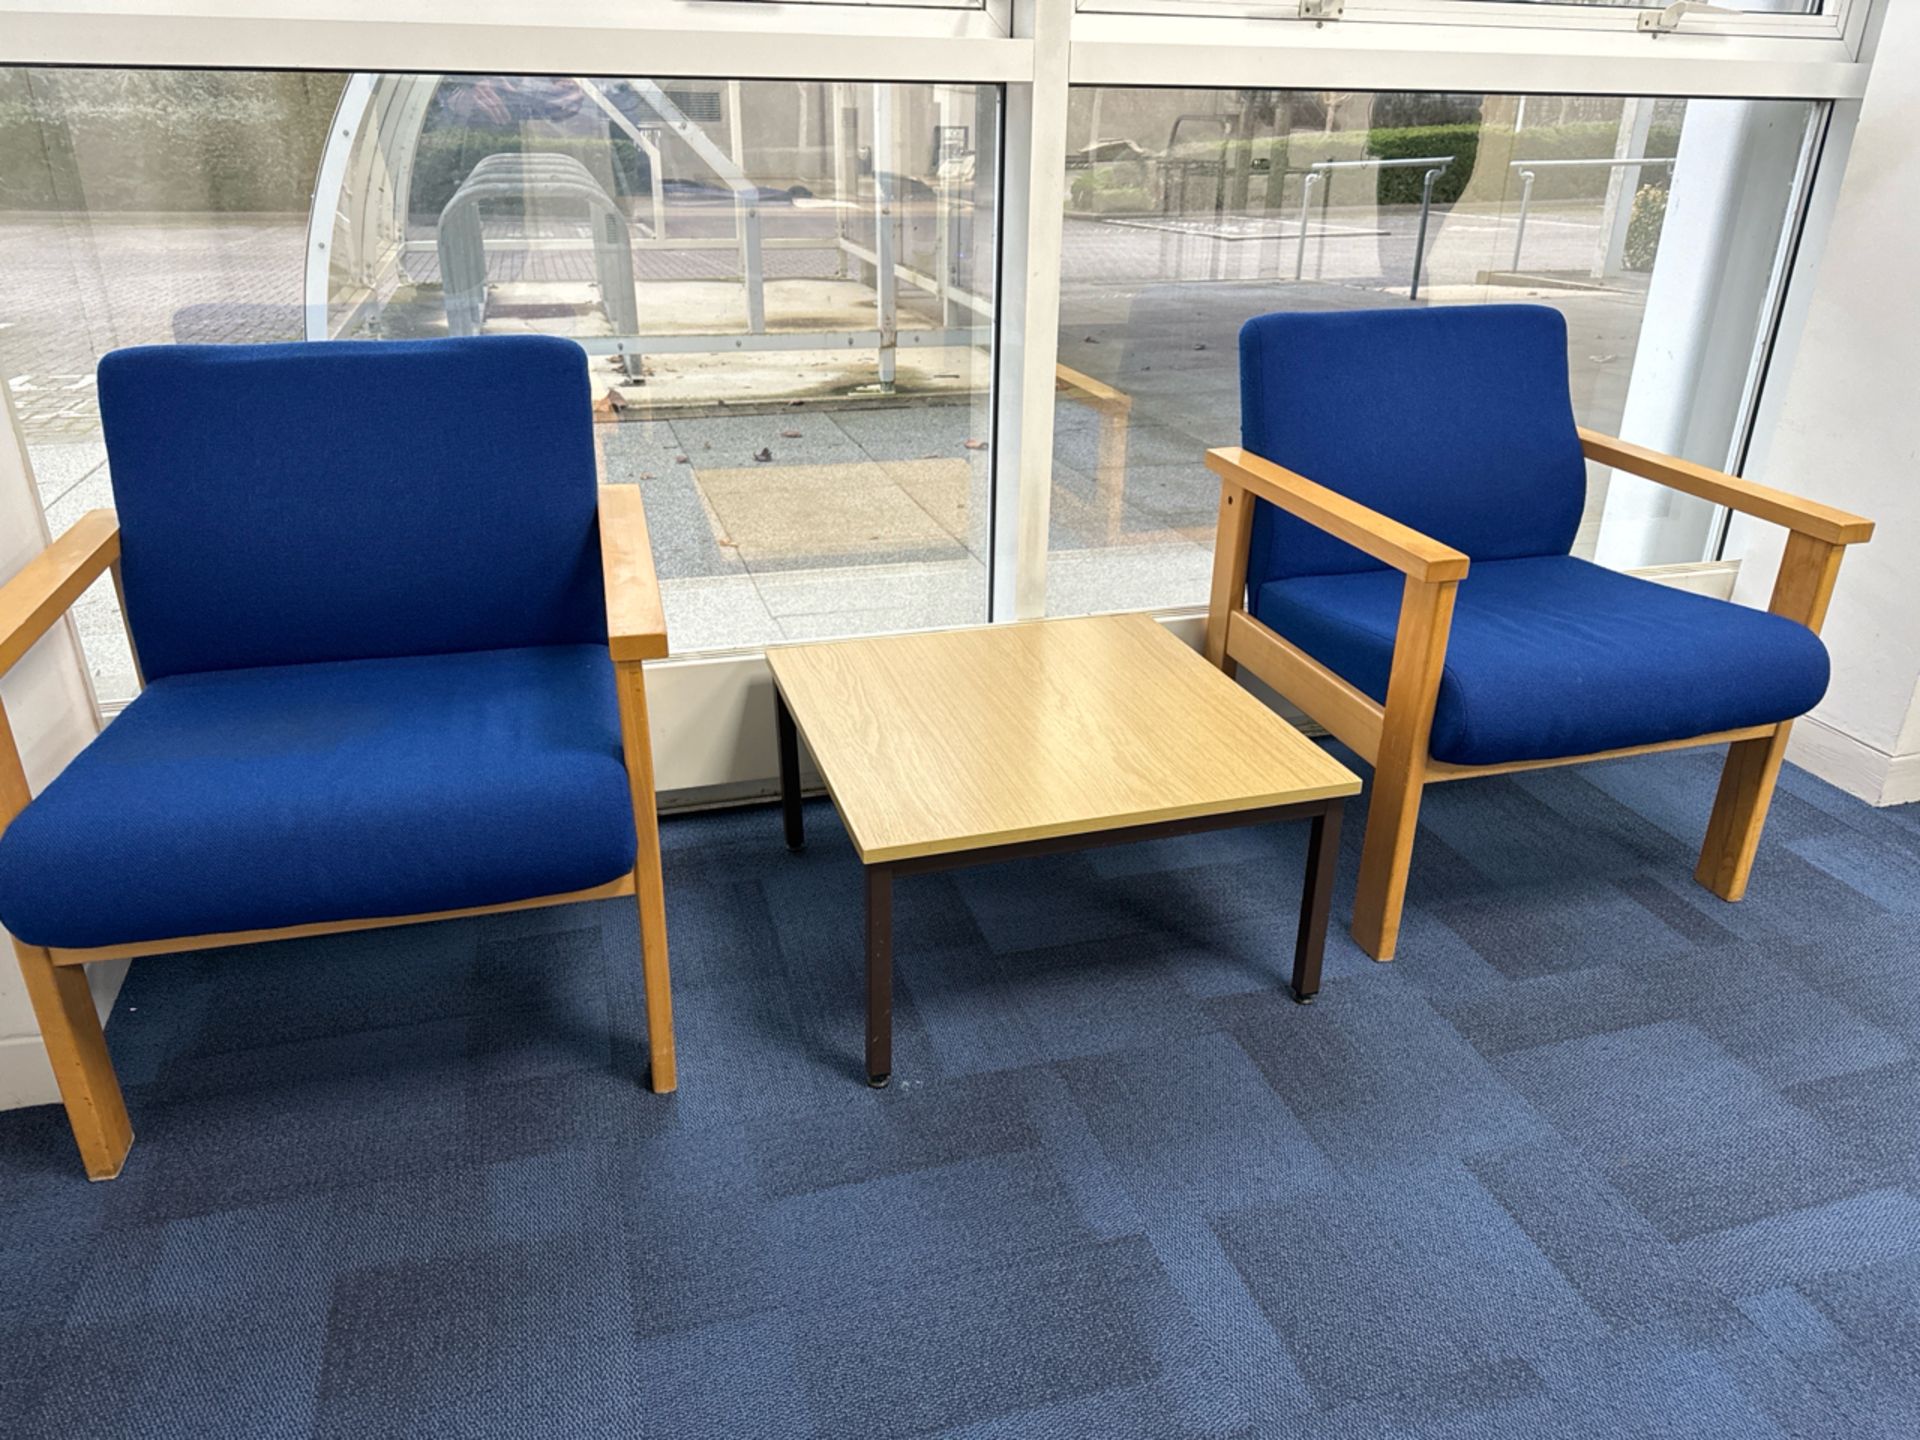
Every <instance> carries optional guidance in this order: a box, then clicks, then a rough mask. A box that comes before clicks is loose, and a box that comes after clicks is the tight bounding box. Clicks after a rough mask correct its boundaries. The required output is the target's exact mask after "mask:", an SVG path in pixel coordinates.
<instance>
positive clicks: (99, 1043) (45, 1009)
mask: <svg viewBox="0 0 1920 1440" xmlns="http://www.w3.org/2000/svg"><path fill="white" fill-rule="evenodd" d="M600 559H601V568H602V571H603V573H604V577H605V584H606V606H607V636H608V640H607V644H608V649H609V650H610V652H611V653H612V656H613V664H614V670H615V673H616V677H617V684H618V687H619V703H620V733H621V738H622V744H623V747H624V750H625V755H626V766H627V782H628V785H629V787H630V789H631V792H632V803H633V823H634V829H635V831H636V833H637V835H638V837H639V848H638V850H637V852H636V855H635V859H634V867H633V870H632V871H631V872H630V873H628V874H626V875H622V876H619V877H618V878H616V879H614V880H610V881H608V882H607V883H606V884H604V885H596V886H593V887H591V888H589V889H586V890H574V891H570V892H568V893H567V894H564V895H542V896H538V897H535V898H533V899H529V900H512V901H508V902H506V903H504V904H500V905H480V906H475V907H472V908H470V909H463V910H444V911H438V912H435V913H432V914H424V915H390V916H382V917H379V918H363V919H352V920H338V921H331V922H325V923H320V924H311V925H289V926H285V927H282V928H279V929H271V930H235V931H228V932H225V933H222V934H217V935H188V936H182V937H180V938H178V939H172V940H147V941H139V942H136V943H133V944H126V945H102V946H98V947H95V948H91V949H82V950H64V949H49V948H47V947H45V946H40V945H27V944H23V943H22V942H21V941H19V940H17V939H16V940H15V941H14V942H13V948H14V951H15V953H16V954H17V955H18V956H19V959H20V970H21V973H22V974H23V975H24V976H25V977H26V986H27V995H28V997H29V999H30V1000H31V1001H32V1003H33V1009H34V1014H35V1015H36V1016H37V1017H38V1019H39V1022H40V1032H41V1034H42V1036H43V1037H44V1038H45V1040H46V1045H47V1054H48V1057H49V1058H50V1059H51V1060H52V1062H53V1073H54V1078H55V1079H56V1080H57V1081H58V1083H59V1086H60V1097H61V1099H62V1101H63V1102H64V1103H65V1105H66V1110H67V1119H68V1121H69V1123H70V1124H71V1125H72V1127H73V1136H74V1140H75V1141H76V1142H77V1144H78V1145H79V1147H80V1158H81V1160H82V1162H83V1163H84V1164H85V1166H86V1170H87V1174H88V1176H89V1177H90V1178H92V1179H95V1180H111V1179H112V1178H113V1177H114V1176H116V1175H118V1174H119V1173H120V1169H121V1166H122V1165H124V1164H125V1163H126V1157H127V1151H128V1149H129V1148H130V1147H131V1146H132V1144H133V1125H132V1122H131V1121H130V1120H129V1119H128V1116H127V1106H126V1100H125V1098H124V1097H123V1096H122V1095H121V1093H120V1084H119V1081H118V1080H117V1079H115V1077H114V1073H113V1063H112V1061H111V1060H110V1059H109V1058H108V1055H107V1041H106V1035H105V1032H104V1031H103V1030H102V1028H101V1025H100V1018H99V1015H98V1013H97V1012H96V1010H95V1009H94V1003H93V995H92V991H91V989H90V987H89V986H88V984H87V977H86V972H85V970H84V968H83V967H85V966H87V965H91V964H95V963H97V962H99V961H102V960H124V959H129V958H133V957H138V956H145V955H167V954H174V953H178V952H181V951H188V950H210V949H218V948H221V947H224V946H228V945H251V944H254V943H256V942H259V941H263V940H288V939H293V938H296V937H299V936H306V935H330V934H338V933H341V932H343V931H350V930H369V929H376V928H380V927H384V926H389V925H415V924H419V923H421V922H423V921H428V920H451V919H456V918H459V917H463V916H469V915H494V914H499V913H501V912H503V911H508V910H530V909H536V908H538V907H541V906H547V905H569V904H572V903H574V902H575V901H579V900H604V899H609V898H611V897H614V896H618V895H632V896H635V897H636V898H637V901H638V904H639V907H640V942H641V967H642V971H643V975H644V980H645V987H646V997H647V1041H648V1049H649V1055H650V1060H651V1075H650V1084H651V1086H652V1088H653V1090H654V1091H655V1092H656V1093H661V1094H664V1093H666V1092H667V1091H670V1090H672V1089H673V1088H674V1086H675V1084H676V1074H675V1065H674V1053H673V997H672V993H671V990H670V988H669V985H668V973H667V913H666V895H665V891H664V888H663V880H662V875H661V868H660V827H659V819H658V814H657V812H656V810H655V806H654V786H653V743H652V738H651V734H650V732H649V730H648V725H647V686H646V678H645V673H644V671H643V670H642V668H641V667H642V662H644V661H647V660H658V659H661V658H663V657H664V656H665V655H666V653H667V625H666V619H665V615H664V612H663V611H662V609H661V605H660V585H659V581H658V579H657V578H656V577H655V575H654V568H653V549H652V546H651V544H650V543H649V541H648V537H647V519H646V512H645V510H644V509H643V508H642V505H641V500H640V492H639V491H638V490H636V489H634V488H633V487H632V486H627V485H602V486H601V487H600ZM103 572H106V573H111V575H112V576H113V584H114V590H115V592H116V593H117V594H119V595H120V598H121V607H122V610H123V612H124V609H125V605H126V598H125V592H124V591H123V590H122V589H121V584H120V527H119V523H118V521H117V520H116V519H115V517H114V514H113V512H112V511H110V510H93V511H89V512H88V513H87V514H85V515H83V516H81V517H80V519H79V520H77V521H76V522H75V523H74V524H73V526H72V527H71V528H70V529H69V530H67V531H66V533H65V534H63V535H61V536H60V538H59V539H58V540H56V541H54V543H53V544H52V545H51V546H49V547H48V548H47V549H46V550H44V551H43V552H41V554H39V555H38V556H36V557H35V558H34V559H33V560H31V561H30V562H28V564H27V565H26V566H25V567H24V568H23V569H22V570H21V571H20V573H19V574H17V575H15V576H14V577H13V578H12V579H11V580H9V581H8V582H7V583H6V584H5V585H4V586H0V675H4V674H6V673H7V671H9V670H10V669H12V668H13V666H14V665H15V664H16V663H17V662H18V661H19V659H20V657H21V656H23V655H24V654H26V652H27V650H28V649H29V648H30V647H31V646H32V645H33V643H34V642H35V641H36V640H38V639H39V638H40V637H41V636H42V635H44V634H45V633H46V632H47V631H48V630H49V629H50V628H51V627H52V626H53V624H54V622H55V621H57V620H58V619H59V618H60V617H61V616H62V615H63V614H64V613H65V612H66V611H67V609H68V608H69V607H70V606H71V605H72V604H73V602H74V601H75V600H77V599H78V598H79V597H80V595H81V594H82V592H84V591H85V590H86V589H87V587H88V586H89V585H91V584H92V583H93V582H94V581H95V580H97V579H98V578H99V577H100V575H101V574H102V573H103ZM134 663H135V669H136V673H137V672H138V666H139V658H138V656H137V655H136V656H135V662H134ZM142 683H144V680H143V681H142ZM30 798H31V797H30V795H29V792H28V788H27V777H26V772H25V770H24V769H23V768H22V765H21V762H20V752H19V747H18V746H17V744H16V743H15V741H14V736H13V731H12V728H11V726H10V725H9V724H8V722H7V717H6V710H5V707H4V704H0V832H4V830H5V829H6V827H7V825H8V824H10V823H11V822H12V820H13V817H14V816H16V815H18V814H19V813H20V812H21V811H22V810H23V809H25V808H26V805H27V801H28V800H29V799H30Z"/></svg>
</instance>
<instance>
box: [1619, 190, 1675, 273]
mask: <svg viewBox="0 0 1920 1440" xmlns="http://www.w3.org/2000/svg"><path fill="white" fill-rule="evenodd" d="M1666 223H1667V192H1666V190H1665V189H1664V188H1662V187H1660V186H1658V185H1642V186H1641V187H1640V188H1639V189H1638V190H1636V191H1635V192H1634V196H1633V214H1632V215H1631V216H1629V217H1628V219H1627V243H1626V253H1625V255H1624V256H1623V258H1624V259H1625V261H1626V266H1627V269H1629V270H1640V271H1650V270H1652V269H1653V262H1654V260H1655V259H1656V258H1657V257H1658V256H1659V254H1660V232H1661V231H1662V230H1663V229H1665V228H1666Z"/></svg>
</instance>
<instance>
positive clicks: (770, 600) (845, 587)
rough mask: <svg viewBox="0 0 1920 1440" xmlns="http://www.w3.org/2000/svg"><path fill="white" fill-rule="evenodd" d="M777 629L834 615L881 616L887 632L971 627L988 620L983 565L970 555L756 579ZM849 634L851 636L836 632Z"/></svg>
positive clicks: (815, 626) (804, 625)
mask: <svg viewBox="0 0 1920 1440" xmlns="http://www.w3.org/2000/svg"><path fill="white" fill-rule="evenodd" d="M755 581H756V584H757V585H758V587H759V591H760V598H761V601H762V603H763V604H765V605H766V607H767V609H768V610H769V611H770V612H772V614H773V617H774V619H776V620H778V621H779V622H780V624H781V625H782V627H789V626H799V627H801V628H812V629H818V628H819V624H815V623H814V622H820V623H824V622H825V620H826V619H827V618H829V617H832V616H836V615H852V614H855V613H860V614H870V615H871V614H881V615H885V616H888V617H890V618H889V619H888V620H887V623H886V627H885V628H887V629H890V630H913V629H925V628H928V627H930V626H934V625H972V624H979V623H981V622H984V621H985V619H986V618H987V567H986V565H985V564H984V563H983V562H981V561H979V560H977V559H975V558H974V557H972V556H967V557H965V558H963V559H960V560H948V561H939V562H936V563H933V564H928V565H858V566H848V567H845V568H842V569H833V570H792V571H786V572H783V573H779V574H771V575H759V576H756V577H755ZM839 633H852V632H845V631H843V632H839Z"/></svg>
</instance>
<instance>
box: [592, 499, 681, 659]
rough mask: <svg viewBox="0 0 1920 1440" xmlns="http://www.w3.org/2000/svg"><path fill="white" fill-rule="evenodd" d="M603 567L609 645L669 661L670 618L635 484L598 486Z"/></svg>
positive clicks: (619, 652)
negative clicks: (664, 607)
mask: <svg viewBox="0 0 1920 1440" xmlns="http://www.w3.org/2000/svg"><path fill="white" fill-rule="evenodd" d="M600 568H601V570H602V572H603V573H604V575H605V578H606V587H607V648H608V649H609V650H611V651H612V652H613V658H614V659H615V660H616V661H619V660H663V659H665V658H666V654H667V617H666V612H665V611H664V610H663V609H662V608H661V605H660V580H659V577H658V576H656V575H655V574H654V570H653V542H652V541H651V540H649V539H648V538H647V512H646V509H645V507H644V506H643V505H642V504H641V502H640V491H639V488H638V487H637V486H633V485H602V486H601V487H600Z"/></svg>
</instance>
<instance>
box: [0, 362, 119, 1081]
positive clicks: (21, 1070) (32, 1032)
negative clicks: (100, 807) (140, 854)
mask: <svg viewBox="0 0 1920 1440" xmlns="http://www.w3.org/2000/svg"><path fill="white" fill-rule="evenodd" d="M0 404H4V405H5V407H6V409H5V414H4V418H5V420H6V425H5V427H4V431H0V581H4V580H5V579H7V578H10V577H11V576H13V575H15V574H17V573H18V572H19V570H20V567H21V566H23V565H25V564H26V563H27V562H28V561H29V560H31V559H32V558H33V557H34V556H35V555H38V554H39V553H40V552H41V551H42V550H44V549H45V548H46V546H47V539H48V536H47V528H46V521H45V519H44V518H43V517H42V516H41V513H40V501H39V498H38V496H37V495H36V493H35V490H34V484H33V472H32V470H31V469H30V468H29V467H28V464H27V455H26V448H25V446H24V445H23V444H22V443H21V440H20V426H19V423H18V419H17V417H16V416H15V414H14V409H13V401H12V399H11V397H10V396H9V395H8V394H7V392H6V391H5V390H4V389H0ZM0 699H3V700H4V701H5V702H6V707H7V717H8V719H9V720H10V721H11V722H12V724H13V732H14V738H15V739H16V740H17V741H18V743H19V745H20V755H21V759H22V760H23V761H24V762H25V764H26V770H27V782H28V783H29V784H30V785H31V786H32V787H33V789H34V792H35V793H36V794H37V793H38V792H39V791H40V789H41V787H42V786H44V785H45V784H46V783H47V782H48V781H49V780H51V779H52V778H53V777H54V776H55V775H57V774H59V773H60V768H61V766H63V765H65V764H66V763H67V761H68V760H70V759H72V758H73V757H74V755H76V754H78V753H79V751H80V749H81V747H83V746H84V745H85V744H86V743H87V742H88V741H89V740H91V739H92V738H93V736H94V734H95V733H96V731H97V730H98V728H99V722H98V720H97V719H96V718H95V712H94V706H93V694H92V692H91V691H90V690H89V689H88V687H87V678H86V670H85V667H84V665H83V663H82V661H81V658H80V646H79V643H78V642H77V641H76V640H75V639H74V635H73V631H72V630H71V628H69V627H68V626H67V625H66V624H65V623H64V622H63V623H61V624H59V625H56V626H54V627H53V629H52V630H50V631H48V632H47V635H46V637H45V638H44V639H42V640H41V642H40V643H39V644H38V645H36V646H35V647H34V648H33V649H32V650H31V651H30V652H28V654H27V657H26V658H25V659H24V660H22V661H21V662H20V663H19V664H18V665H16V666H14V668H13V670H12V671H11V672H10V673H9V674H8V675H7V676H6V677H5V678H4V679H0ZM98 878H99V883H100V884H101V885H103V886H104V885H110V884H112V883H113V877H112V876H110V875H101V876H99V877H98ZM125 974H126V967H125V966H124V965H96V966H93V967H91V969H90V970H89V973H88V978H89V979H90V980H91V981H92V982H93V994H94V1000H95V1001H96V1003H98V1004H99V1006H100V1011H101V1014H103V1015H104V1014H105V1013H106V1011H107V1009H108V1007H110V1006H111V1005H112V1004H113V997H114V995H115V994H116V993H117V992H118V991H119V989H120V981H121V979H122V977H124V976H125ZM59 1098H60V1097H59V1094H58V1092H57V1091H56V1090H55V1088H54V1084H53V1070H52V1068H51V1067H50V1066H49V1065H48V1064H47V1052H46V1049H45V1047H44V1046H43V1045H42V1044H41V1043H40V1027H39V1026H38V1025H37V1024H35V1023H34V1018H33V1009H32V1007H31V1006H30V1005H28V1003H27V994H26V988H25V986H24V985H23V984H22V983H21V979H20V971H19V969H18V967H17V966H15V964H14V963H13V952H12V947H11V946H8V947H7V953H6V955H5V956H4V957H0V1110H6V1109H12V1108H14V1107H16V1106H20V1105H43V1104H48V1103H51V1102H52V1101H55V1100H57V1099H59Z"/></svg>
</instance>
